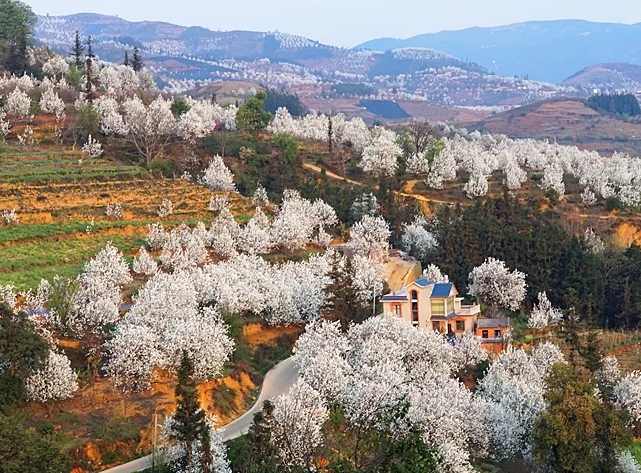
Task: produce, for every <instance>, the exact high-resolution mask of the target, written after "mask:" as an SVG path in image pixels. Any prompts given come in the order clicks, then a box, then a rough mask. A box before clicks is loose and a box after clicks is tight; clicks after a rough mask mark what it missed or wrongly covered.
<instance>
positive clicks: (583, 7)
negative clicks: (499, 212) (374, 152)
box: [26, 0, 641, 46]
mask: <svg viewBox="0 0 641 473" xmlns="http://www.w3.org/2000/svg"><path fill="white" fill-rule="evenodd" d="M26 2H27V3H29V4H30V5H31V6H32V7H33V9H34V10H35V12H36V13H39V14H46V13H49V14H52V15H61V14H69V13H79V12H96V13H104V14H110V15H118V16H121V17H122V18H125V19H128V20H160V21H168V22H172V23H177V24H181V25H188V26H204V27H207V28H210V29H214V30H231V29H246V30H257V31H273V30H279V31H282V32H287V33H295V34H300V35H303V36H307V37H309V38H312V39H316V40H319V41H322V42H324V43H329V44H337V45H340V46H354V45H356V44H358V43H360V42H363V41H366V40H368V39H372V38H375V37H380V36H393V37H409V36H413V35H416V34H420V33H429V32H436V31H442V30H448V29H460V28H466V27H469V26H496V25H502V24H507V23H515V22H520V21H527V20H550V19H566V18H579V19H585V20H594V21H609V22H622V23H638V22H641V8H640V7H639V0H608V1H605V2H604V1H603V0H440V1H438V2H436V1H433V0H224V1H212V0H210V1H207V0H173V1H168V0H26Z"/></svg>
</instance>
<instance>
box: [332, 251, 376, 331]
mask: <svg viewBox="0 0 641 473" xmlns="http://www.w3.org/2000/svg"><path fill="white" fill-rule="evenodd" d="M329 276H330V277H331V278H332V284H331V286H330V287H329V297H328V298H327V305H326V313H327V316H328V318H329V319H330V320H338V321H340V323H341V328H342V329H343V330H344V331H347V329H348V328H349V326H350V324H351V323H361V322H363V321H364V320H365V319H367V318H368V317H369V315H370V311H369V309H365V308H363V307H362V306H361V305H360V304H356V303H354V301H356V300H357V296H356V291H355V290H354V286H353V284H352V261H351V259H350V258H345V259H344V263H343V258H342V257H341V255H340V254H338V253H336V254H335V255H334V257H333V260H332V269H331V271H330V274H329Z"/></svg>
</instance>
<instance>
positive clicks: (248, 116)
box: [236, 92, 271, 131]
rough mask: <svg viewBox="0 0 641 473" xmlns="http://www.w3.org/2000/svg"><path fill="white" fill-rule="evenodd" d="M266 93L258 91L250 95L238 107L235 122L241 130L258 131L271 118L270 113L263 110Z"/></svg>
mask: <svg viewBox="0 0 641 473" xmlns="http://www.w3.org/2000/svg"><path fill="white" fill-rule="evenodd" d="M265 99H266V95H265V93H264V92H259V93H257V94H256V95H254V96H253V97H250V98H249V99H248V100H247V101H246V102H245V103H244V104H243V105H242V106H241V107H240V108H239V109H238V113H237V115H236V124H237V125H238V128H240V129H241V130H247V131H259V130H262V129H264V128H265V127H266V126H267V125H268V124H269V120H270V119H271V114H270V113H269V112H267V111H266V110H265Z"/></svg>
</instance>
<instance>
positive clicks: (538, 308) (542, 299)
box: [528, 292, 563, 329]
mask: <svg viewBox="0 0 641 473" xmlns="http://www.w3.org/2000/svg"><path fill="white" fill-rule="evenodd" d="M562 319H563V312H562V311H561V310H560V309H558V308H556V307H553V306H552V303H551V302H550V301H549V299H548V296H547V294H546V293H545V292H539V295H538V303H537V304H535V305H534V307H533V308H532V312H530V317H529V318H528V327H530V328H533V329H544V328H546V327H547V326H549V325H554V324H557V323H559V322H560V321H561V320H562Z"/></svg>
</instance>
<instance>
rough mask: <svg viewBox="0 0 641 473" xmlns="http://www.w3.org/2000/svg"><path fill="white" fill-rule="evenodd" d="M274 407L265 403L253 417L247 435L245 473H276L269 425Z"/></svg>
mask: <svg viewBox="0 0 641 473" xmlns="http://www.w3.org/2000/svg"><path fill="white" fill-rule="evenodd" d="M273 412H274V405H273V404H272V403H271V402H270V401H265V402H264V404H263V409H262V410H261V411H260V412H258V413H257V414H256V415H255V416H254V422H253V423H252V425H251V427H250V428H249V432H248V433H247V442H248V444H249V452H248V457H249V459H250V461H249V462H247V465H246V470H244V471H246V472H247V473H277V472H278V471H279V470H278V462H277V455H276V451H275V449H274V447H273V446H272V444H271V423H272V419H273Z"/></svg>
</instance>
